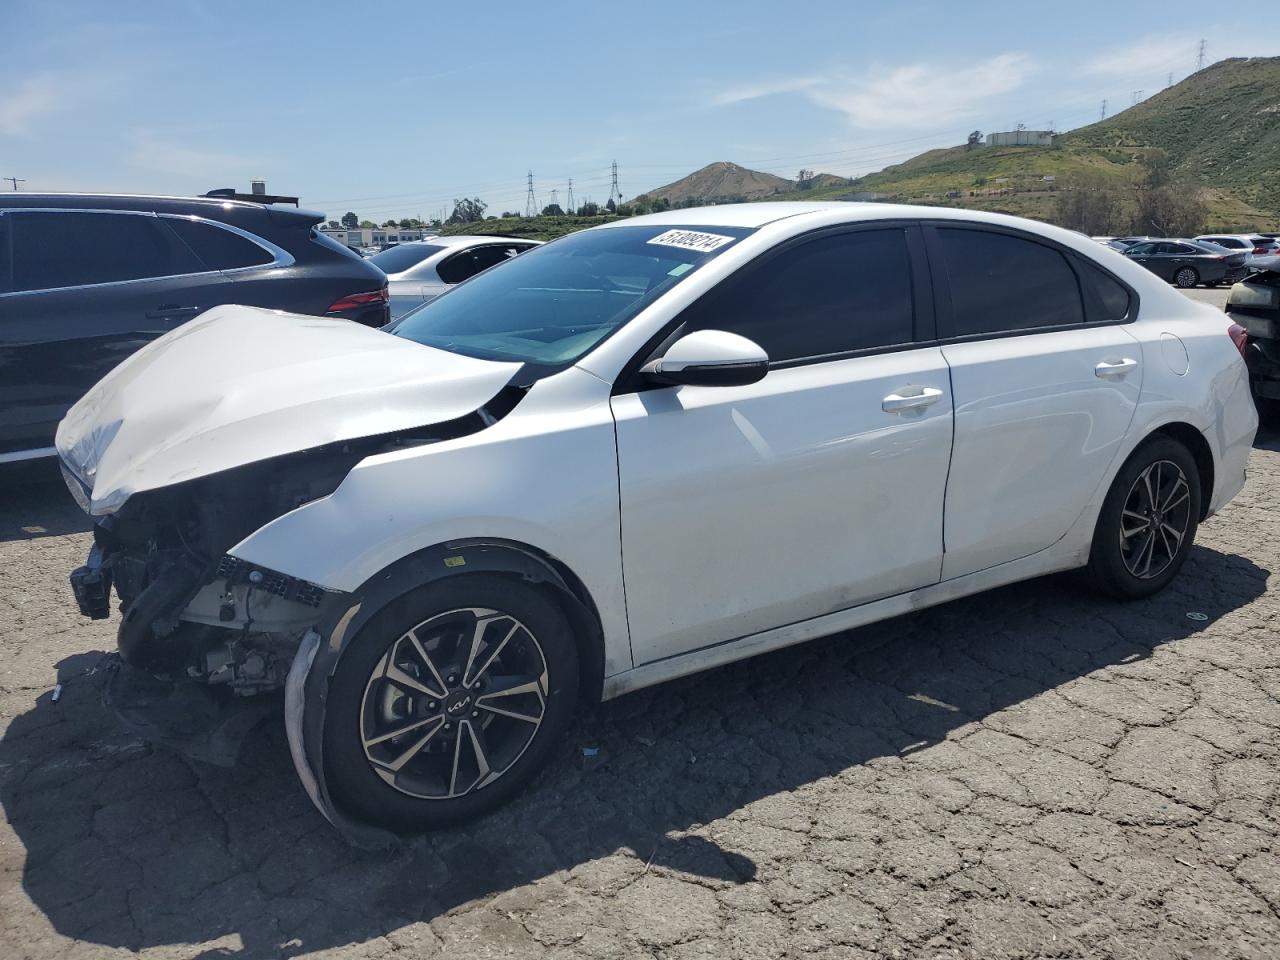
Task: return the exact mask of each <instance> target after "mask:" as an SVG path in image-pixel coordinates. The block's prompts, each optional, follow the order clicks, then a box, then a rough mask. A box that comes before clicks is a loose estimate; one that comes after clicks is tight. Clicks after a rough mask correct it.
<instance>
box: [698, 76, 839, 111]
mask: <svg viewBox="0 0 1280 960" xmlns="http://www.w3.org/2000/svg"><path fill="white" fill-rule="evenodd" d="M821 82H822V78H821V77H792V78H791V79H782V80H771V81H764V82H760V83H750V84H745V85H744V86H741V87H730V88H729V89H728V90H722V91H720V92H719V93H717V94H715V95H714V96H713V97H712V98H711V105H712V106H713V107H725V106H728V105H729V104H732V103H744V102H746V101H747V100H759V99H761V98H762V97H772V96H776V95H777V94H779V93H798V92H799V91H801V90H807V89H809V88H810V87H813V86H815V85H817V84H819V83H821Z"/></svg>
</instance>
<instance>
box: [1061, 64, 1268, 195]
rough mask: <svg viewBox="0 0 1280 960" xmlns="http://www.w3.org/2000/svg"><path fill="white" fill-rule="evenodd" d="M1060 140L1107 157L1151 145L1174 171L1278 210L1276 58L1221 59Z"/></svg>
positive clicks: (1069, 145)
mask: <svg viewBox="0 0 1280 960" xmlns="http://www.w3.org/2000/svg"><path fill="white" fill-rule="evenodd" d="M1062 142H1063V144H1064V146H1068V147H1072V148H1086V149H1087V148H1093V149H1095V150H1097V151H1099V153H1100V154H1101V155H1102V156H1105V157H1124V156H1125V155H1127V154H1129V153H1132V151H1133V150H1134V149H1135V148H1138V149H1143V148H1156V149H1159V150H1162V151H1163V152H1164V153H1165V155H1166V156H1167V157H1168V158H1169V161H1170V162H1171V163H1172V165H1173V166H1174V168H1175V169H1176V170H1178V171H1180V172H1182V173H1185V174H1187V175H1188V176H1191V177H1193V178H1194V179H1196V180H1198V181H1200V182H1202V183H1204V184H1207V185H1208V186H1211V187H1214V188H1217V189H1218V190H1221V191H1224V192H1229V193H1231V194H1233V195H1234V196H1235V197H1237V198H1239V199H1240V200H1242V201H1244V202H1245V203H1248V204H1250V205H1251V206H1254V207H1256V208H1258V209H1259V210H1264V211H1268V212H1270V213H1272V214H1280V57H1249V58H1235V59H1231V60H1222V61H1220V62H1218V63H1215V64H1213V66H1211V67H1207V68H1205V69H1204V70H1201V71H1200V72H1198V73H1195V74H1193V75H1191V76H1190V77H1188V78H1187V79H1186V80H1183V81H1182V82H1181V83H1179V84H1177V85H1176V86H1173V87H1169V88H1168V89H1167V90H1162V91H1160V92H1159V93H1157V94H1156V95H1155V96H1154V97H1151V98H1150V99H1148V100H1144V101H1143V102H1142V103H1139V104H1138V105H1137V106H1134V107H1131V108H1130V109H1128V110H1125V111H1124V112H1123V113H1119V114H1116V115H1115V116H1114V117H1109V118H1108V119H1106V120H1103V121H1102V122H1101V123H1095V124H1092V125H1091V126H1087V127H1081V128H1080V129H1078V130H1073V131H1071V132H1070V133H1068V134H1066V135H1065V136H1063V137H1062Z"/></svg>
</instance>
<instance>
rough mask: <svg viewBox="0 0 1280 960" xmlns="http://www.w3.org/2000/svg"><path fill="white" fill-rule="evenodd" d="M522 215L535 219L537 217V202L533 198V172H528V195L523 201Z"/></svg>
mask: <svg viewBox="0 0 1280 960" xmlns="http://www.w3.org/2000/svg"><path fill="white" fill-rule="evenodd" d="M524 215H525V216H526V217H536V216H537V215H538V201H537V200H535V199H534V198H533V171H532V170H530V171H529V195H528V196H527V197H525V201H524Z"/></svg>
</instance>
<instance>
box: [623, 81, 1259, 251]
mask: <svg viewBox="0 0 1280 960" xmlns="http://www.w3.org/2000/svg"><path fill="white" fill-rule="evenodd" d="M1157 155H1160V156H1161V157H1162V158H1163V159H1165V160H1167V161H1168V164H1169V165H1170V167H1171V169H1172V170H1173V172H1174V173H1175V174H1176V175H1178V176H1179V177H1182V178H1186V180H1188V181H1189V182H1190V183H1191V184H1192V185H1193V186H1194V188H1195V189H1197V190H1200V191H1201V192H1202V193H1203V199H1204V201H1205V204H1206V207H1207V215H1206V224H1205V225H1206V228H1207V229H1215V230H1216V229H1225V228H1238V229H1268V228H1270V229H1277V228H1280V57H1253V58H1247V59H1234V60H1224V61H1221V62H1219V63H1216V64H1214V65H1213V66H1211V67H1207V68H1205V69H1204V70H1201V71H1199V72H1198V73H1195V74H1193V75H1191V76H1190V77H1187V78H1186V79H1185V80H1183V81H1182V82H1181V83H1178V84H1176V85H1174V86H1172V87H1170V88H1168V89H1167V90H1162V91H1161V92H1160V93H1158V94H1156V95H1155V96H1153V97H1151V98H1149V99H1148V100H1144V101H1143V102H1142V103H1140V104H1138V105H1136V106H1134V107H1131V108H1130V109H1128V110H1125V111H1123V112H1122V113H1118V114H1116V115H1115V116H1113V117H1110V118H1108V119H1107V120H1104V121H1102V122H1100V123H1095V124H1092V125H1090V126H1088V127H1082V128H1080V129H1078V130H1074V131H1072V132H1070V133H1067V134H1064V135H1062V136H1060V137H1058V138H1056V140H1055V142H1054V145H1053V146H1051V147H1031V146H1026V147H988V146H986V145H985V144H979V145H975V146H969V145H962V146H956V147H949V148H943V149H936V150H928V151H926V152H924V153H922V154H920V155H919V156H916V157H912V158H911V159H910V160H907V161H904V162H903V163H899V164H894V165H893V166H890V167H886V168H885V169H883V170H881V171H878V172H877V173H871V174H867V175H866V176H863V177H859V178H857V179H855V180H849V179H846V178H844V177H838V176H835V175H833V174H826V173H819V174H817V175H816V176H814V177H813V178H812V179H811V180H810V181H808V182H807V183H806V184H804V185H803V188H802V185H800V184H797V183H796V182H795V181H792V180H786V179H784V178H782V177H772V176H771V175H769V174H756V176H755V178H750V177H749V176H748V175H749V174H751V173H752V171H749V170H746V169H745V168H743V167H739V166H737V165H736V164H728V163H717V164H711V165H709V166H707V167H704V168H702V169H701V170H698V171H696V172H695V173H692V174H690V175H689V176H688V177H685V178H683V179H682V180H677V181H676V182H675V183H671V184H667V185H666V186H664V187H660V188H658V189H657V190H653V191H650V192H649V193H648V194H643V195H641V196H640V197H637V198H636V203H637V205H638V206H643V204H644V202H645V201H646V200H647V199H648V200H651V199H652V198H663V199H665V200H668V201H669V202H670V203H671V204H672V205H673V206H675V205H693V204H694V203H715V202H726V201H731V200H851V199H871V200H894V201H898V202H903V203H925V204H934V205H944V206H959V207H970V208H975V209H980V210H993V211H999V212H1003V213H1012V214H1016V215H1018V216H1024V217H1034V218H1036V219H1040V220H1053V219H1054V216H1055V208H1056V201H1057V195H1058V191H1060V190H1061V189H1063V188H1064V187H1066V186H1070V185H1071V184H1073V183H1075V182H1078V181H1082V180H1087V181H1089V182H1090V183H1093V184H1097V183H1101V184H1104V185H1106V186H1107V187H1109V188H1110V189H1111V190H1113V191H1114V192H1115V194H1116V195H1117V196H1119V197H1121V198H1127V199H1126V200H1125V201H1124V202H1127V203H1132V200H1133V198H1134V196H1135V195H1136V191H1137V189H1138V184H1139V183H1140V182H1141V180H1142V178H1143V176H1144V175H1145V173H1146V170H1147V168H1148V165H1149V164H1150V163H1152V162H1153V161H1155V160H1157V159H1158V158H1157ZM719 170H729V171H732V176H731V177H724V178H720V179H717V178H716V176H715V174H716V172H717V171H719ZM735 183H741V184H748V183H749V184H751V185H752V187H753V189H752V191H751V192H750V193H748V192H745V191H744V192H741V193H739V194H733V193H731V192H730V188H731V186H732V185H733V184H735ZM766 188H771V189H766Z"/></svg>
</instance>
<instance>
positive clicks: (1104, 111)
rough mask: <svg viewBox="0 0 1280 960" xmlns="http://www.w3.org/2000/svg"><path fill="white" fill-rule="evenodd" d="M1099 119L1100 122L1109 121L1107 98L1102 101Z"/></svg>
mask: <svg viewBox="0 0 1280 960" xmlns="http://www.w3.org/2000/svg"><path fill="white" fill-rule="evenodd" d="M1098 119H1099V120H1105V119H1107V101H1106V98H1105V97H1104V98H1103V100H1102V109H1101V110H1100V111H1098Z"/></svg>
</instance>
